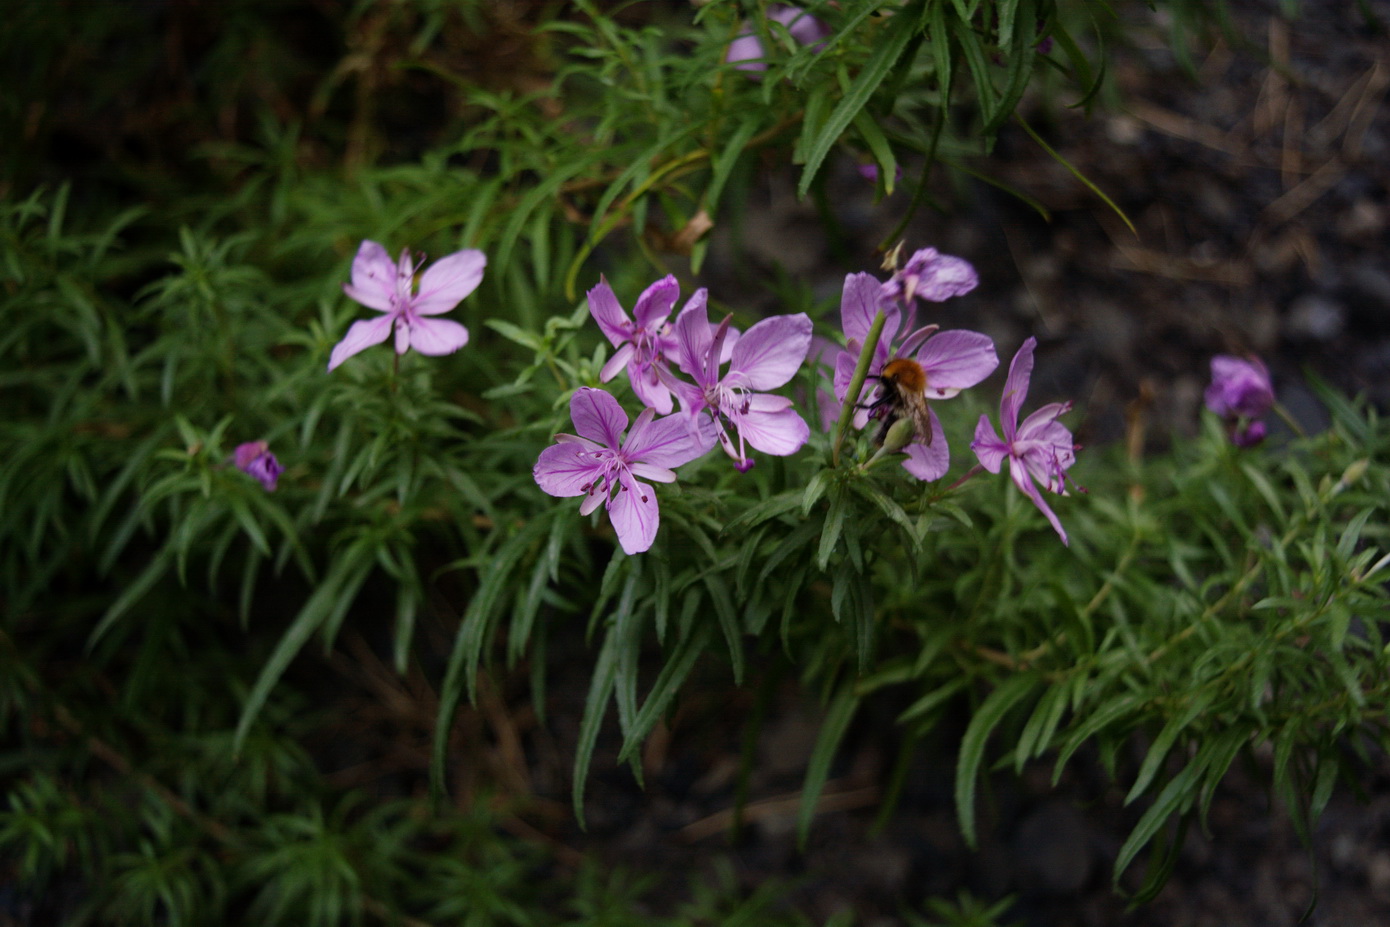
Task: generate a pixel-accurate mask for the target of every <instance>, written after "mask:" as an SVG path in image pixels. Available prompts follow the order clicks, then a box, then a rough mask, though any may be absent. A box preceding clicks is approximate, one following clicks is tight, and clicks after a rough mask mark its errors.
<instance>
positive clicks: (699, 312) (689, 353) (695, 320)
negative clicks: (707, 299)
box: [675, 300, 717, 387]
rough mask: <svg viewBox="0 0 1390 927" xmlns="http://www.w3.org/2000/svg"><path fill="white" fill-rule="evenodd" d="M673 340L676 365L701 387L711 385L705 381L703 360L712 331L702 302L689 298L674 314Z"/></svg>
mask: <svg viewBox="0 0 1390 927" xmlns="http://www.w3.org/2000/svg"><path fill="white" fill-rule="evenodd" d="M675 341H676V349H675V354H676V366H678V367H680V369H681V370H683V371H685V373H686V375H687V376H689V377H692V378H694V380H695V382H696V383H698V384H700V386H701V387H704V386H712V385H713V383H712V382H707V377H706V373H705V360H706V359H707V357H708V356H709V352H710V348H711V347H712V346H713V344H714V332H713V331H712V330H711V329H710V324H709V313H708V312H707V311H706V310H705V304H704V302H698V303H697V302H695V301H694V300H691V301H690V302H689V303H687V304H686V306H685V308H684V309H682V310H681V314H680V315H678V316H676V326H675ZM716 381H717V377H716Z"/></svg>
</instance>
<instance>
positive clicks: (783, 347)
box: [729, 312, 811, 390]
mask: <svg viewBox="0 0 1390 927" xmlns="http://www.w3.org/2000/svg"><path fill="white" fill-rule="evenodd" d="M810 350H811V319H810V317H809V316H807V315H806V313H804V312H798V313H797V314H796V315H778V316H773V317H772V318H770V319H763V320H762V321H761V322H759V323H758V324H756V325H754V326H753V327H752V328H750V329H748V331H746V332H744V333H743V337H742V338H740V339H739V340H738V344H736V345H734V353H733V357H732V358H731V359H730V361H729V377H730V378H731V379H733V378H735V376H736V375H737V376H738V380H739V381H740V382H739V385H742V386H746V387H747V388H748V389H753V390H767V389H776V388H777V387H779V386H781V385H782V384H784V383H786V382H787V381H788V380H790V379H791V378H792V377H794V376H796V372H797V370H799V369H800V368H801V364H802V362H804V361H805V360H806V354H807V352H808V351H810Z"/></svg>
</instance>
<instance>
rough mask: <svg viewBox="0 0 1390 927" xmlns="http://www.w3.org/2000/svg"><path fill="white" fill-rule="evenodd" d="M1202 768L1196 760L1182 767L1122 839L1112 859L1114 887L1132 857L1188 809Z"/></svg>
mask: <svg viewBox="0 0 1390 927" xmlns="http://www.w3.org/2000/svg"><path fill="white" fill-rule="evenodd" d="M1204 768H1205V764H1204V763H1203V762H1201V761H1200V760H1199V759H1198V758H1194V759H1193V760H1192V761H1191V762H1190V763H1188V764H1187V765H1186V766H1184V767H1183V769H1182V772H1180V773H1178V774H1177V775H1176V776H1174V777H1173V778H1172V780H1171V781H1169V783H1168V785H1166V786H1165V787H1164V789H1163V791H1162V792H1160V793H1159V795H1158V798H1157V799H1156V800H1155V801H1154V803H1153V804H1152V805H1151V806H1150V807H1149V810H1148V811H1145V812H1144V815H1143V817H1141V818H1140V819H1139V823H1138V824H1136V825H1134V830H1133V831H1131V832H1130V835H1129V836H1128V837H1127V838H1125V842H1124V845H1123V846H1121V847H1120V852H1119V853H1118V854H1116V856H1115V875H1114V880H1115V884H1116V885H1118V884H1119V881H1120V876H1122V875H1123V874H1124V871H1125V870H1126V869H1128V868H1129V864H1130V863H1132V862H1134V857H1135V856H1137V855H1139V851H1140V850H1142V849H1144V847H1145V846H1147V845H1148V843H1149V841H1150V840H1152V839H1153V837H1154V835H1155V834H1157V833H1158V830H1159V828H1161V827H1162V826H1163V825H1164V824H1165V823H1167V822H1168V820H1169V819H1170V818H1171V817H1173V816H1174V815H1176V814H1181V813H1182V812H1184V811H1186V810H1187V809H1188V808H1190V807H1191V806H1192V803H1193V801H1194V800H1195V799H1196V797H1197V790H1198V788H1199V787H1200V779H1201V775H1202V772H1203V769H1204Z"/></svg>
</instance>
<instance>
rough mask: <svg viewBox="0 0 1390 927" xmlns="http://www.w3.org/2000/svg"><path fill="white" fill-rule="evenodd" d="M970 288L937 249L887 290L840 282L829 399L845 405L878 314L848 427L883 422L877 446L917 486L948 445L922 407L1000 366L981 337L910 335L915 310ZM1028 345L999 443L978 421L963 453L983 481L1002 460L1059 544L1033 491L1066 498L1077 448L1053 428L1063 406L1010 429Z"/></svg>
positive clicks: (1028, 370)
mask: <svg viewBox="0 0 1390 927" xmlns="http://www.w3.org/2000/svg"><path fill="white" fill-rule="evenodd" d="M978 283H979V277H978V276H977V275H976V273H975V269H974V268H973V267H971V266H970V264H969V263H968V262H966V261H965V260H963V259H961V258H958V257H954V256H952V255H947V254H941V253H939V252H938V251H937V250H936V249H935V248H925V249H923V250H920V251H917V252H916V253H914V254H913V255H912V256H911V257H909V258H908V260H907V262H906V263H905V264H903V266H902V267H901V268H899V269H897V270H895V271H894V273H893V275H892V277H891V278H890V279H889V280H888V281H887V282H886V283H880V282H879V281H878V280H877V279H876V278H874V277H873V276H871V275H869V274H850V275H849V276H847V277H846V278H845V286H844V291H843V293H842V296H841V301H840V320H841V324H842V326H843V329H844V334H845V341H846V347H845V350H843V351H840V352H839V353H838V355H837V356H836V357H835V360H834V379H833V383H834V389H835V398H836V400H837V401H839V402H843V401H844V400H845V399H846V397H847V396H848V394H849V392H850V390H851V388H852V387H853V386H854V383H853V380H854V372H855V367H856V365H857V363H858V359H859V356H860V354H861V353H862V352H863V351H864V349H865V339H866V338H867V336H868V335H869V333H870V330H871V328H872V326H873V323H874V320H875V318H876V317H877V316H878V315H879V314H880V313H882V314H883V316H884V322H883V327H882V329H881V333H880V335H879V339H878V342H877V344H875V345H874V346H873V347H872V355H871V359H870V363H869V369H868V378H869V380H870V381H872V382H874V383H875V384H876V385H874V387H873V388H872V389H871V390H870V392H869V394H868V397H867V401H865V402H856V405H855V419H854V423H855V425H856V426H858V427H863V426H864V425H865V424H866V423H867V421H868V419H869V418H871V417H877V418H879V419H881V421H882V424H881V427H880V430H879V433H878V443H879V444H880V445H885V447H884V449H885V450H894V451H897V450H901V451H902V452H903V453H904V454H905V459H904V460H903V469H905V470H907V472H908V473H910V474H912V475H913V476H915V477H916V478H918V479H920V480H924V481H930V480H937V479H940V478H941V477H942V476H943V475H945V473H946V470H947V468H948V467H949V466H950V451H949V448H948V446H947V441H946V437H945V434H944V433H943V430H942V427H941V422H940V420H939V419H938V418H937V417H936V413H935V412H934V411H932V409H931V406H930V403H931V402H932V401H936V400H941V399H950V398H951V397H953V396H956V395H958V394H959V393H960V392H961V391H962V390H965V389H968V388H970V387H972V386H975V385H976V384H978V383H980V382H981V381H982V380H984V379H985V378H986V377H988V376H989V375H990V374H991V373H993V372H994V370H995V368H996V367H998V366H999V358H998V356H997V355H996V354H995V350H994V343H993V342H992V341H991V340H990V339H989V337H988V336H986V335H983V334H981V333H979V332H972V331H946V332H941V331H939V330H938V327H937V326H936V325H926V326H923V327H922V328H918V329H916V330H912V324H913V318H914V314H915V309H916V304H917V300H926V301H928V302H944V301H945V300H947V299H951V298H953V297H956V296H961V295H964V294H965V293H968V292H970V291H971V290H973V289H974V288H975V287H976V286H977V285H978ZM900 334H901V335H902V337H901V339H899V335H900ZM1036 345H1037V341H1036V339H1033V338H1029V339H1028V340H1027V341H1025V342H1024V343H1023V346H1022V347H1020V348H1019V350H1018V353H1017V354H1016V355H1015V356H1014V359H1013V362H1012V363H1011V364H1010V365H1009V376H1008V380H1007V382H1006V383H1005V384H1004V395H1003V398H1002V400H1001V402H1000V408H999V412H1000V422H1001V426H1002V428H1003V432H1004V435H1003V438H1000V437H999V435H998V434H997V433H996V432H995V431H994V429H993V427H992V426H991V425H990V424H989V420H988V418H987V417H985V416H981V418H980V422H979V424H978V426H977V427H976V429H975V438H974V440H973V441H972V442H971V444H970V448H971V450H972V451H974V452H975V456H976V458H977V459H978V460H979V463H980V466H981V467H983V468H984V469H986V470H988V471H989V472H991V473H998V472H999V469H1000V466H1001V464H1002V463H1003V461H1004V460H1005V459H1006V458H1007V459H1008V461H1009V473H1010V476H1012V477H1013V480H1014V483H1015V484H1017V486H1018V487H1019V489H1021V490H1022V491H1023V492H1024V494H1025V495H1027V496H1028V498H1029V499H1030V500H1031V501H1032V502H1033V504H1034V505H1036V506H1037V507H1038V509H1039V510H1040V511H1041V512H1042V513H1043V515H1045V516H1046V517H1047V520H1048V522H1049V523H1050V524H1051V525H1052V527H1053V528H1054V529H1056V531H1057V534H1058V535H1059V536H1060V537H1061V539H1062V543H1064V544H1065V543H1067V534H1066V532H1065V531H1064V530H1063V529H1062V525H1061V523H1060V522H1059V521H1058V520H1057V516H1056V515H1055V514H1054V513H1053V511H1052V509H1051V508H1050V507H1049V506H1048V505H1047V503H1046V501H1044V499H1043V497H1042V495H1041V493H1040V492H1039V490H1038V486H1041V487H1042V488H1043V489H1046V490H1048V491H1049V492H1053V493H1058V494H1061V495H1066V481H1067V474H1066V471H1067V469H1068V468H1069V467H1070V466H1071V465H1072V464H1073V463H1074V462H1075V460H1076V453H1075V451H1076V447H1075V445H1074V444H1073V442H1072V436H1071V432H1070V431H1068V430H1067V428H1066V427H1065V426H1064V425H1062V424H1061V423H1060V422H1058V421H1057V418H1058V417H1059V416H1060V415H1062V414H1063V413H1064V412H1066V411H1068V410H1069V409H1070V408H1071V404H1070V403H1053V404H1051V405H1047V406H1044V407H1043V408H1042V409H1039V410H1038V411H1037V412H1035V413H1033V414H1032V415H1030V416H1029V417H1028V418H1027V419H1026V420H1025V421H1024V422H1023V424H1022V425H1021V426H1020V425H1019V424H1018V414H1019V410H1020V408H1021V407H1022V405H1023V398H1024V396H1025V395H1027V392H1028V382H1029V379H1030V377H1031V374H1032V369H1033V351H1034V348H1035V347H1036ZM858 398H859V397H858V396H856V397H855V399H856V400H857V399H858ZM904 420H906V421H910V422H912V427H911V428H909V429H907V431H906V433H903V426H898V427H897V428H894V427H893V426H895V425H896V423H897V422H899V421H904ZM890 435H891V436H892V437H890ZM972 472H974V471H972Z"/></svg>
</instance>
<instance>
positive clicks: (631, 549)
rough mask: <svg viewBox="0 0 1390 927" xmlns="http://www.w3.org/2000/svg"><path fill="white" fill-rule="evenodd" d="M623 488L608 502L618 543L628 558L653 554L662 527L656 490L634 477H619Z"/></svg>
mask: <svg viewBox="0 0 1390 927" xmlns="http://www.w3.org/2000/svg"><path fill="white" fill-rule="evenodd" d="M618 482H619V484H620V488H619V490H618V491H617V492H615V493H614V494H613V498H612V499H610V500H608V519H609V521H611V522H613V530H614V531H616V532H617V533H618V543H619V544H621V545H622V548H623V552H624V553H627V554H640V553H642V552H643V551H646V550H650V549H651V546H652V543H653V542H654V541H655V540H656V529H657V528H658V527H659V526H660V524H661V513H660V512H659V511H658V510H657V506H656V490H654V489H652V488H651V487H650V486H648V485H647V484H646V483H640V482H638V481H637V480H635V479H633V478H632V476H631V474H628V473H620V474H619V475H618Z"/></svg>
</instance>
